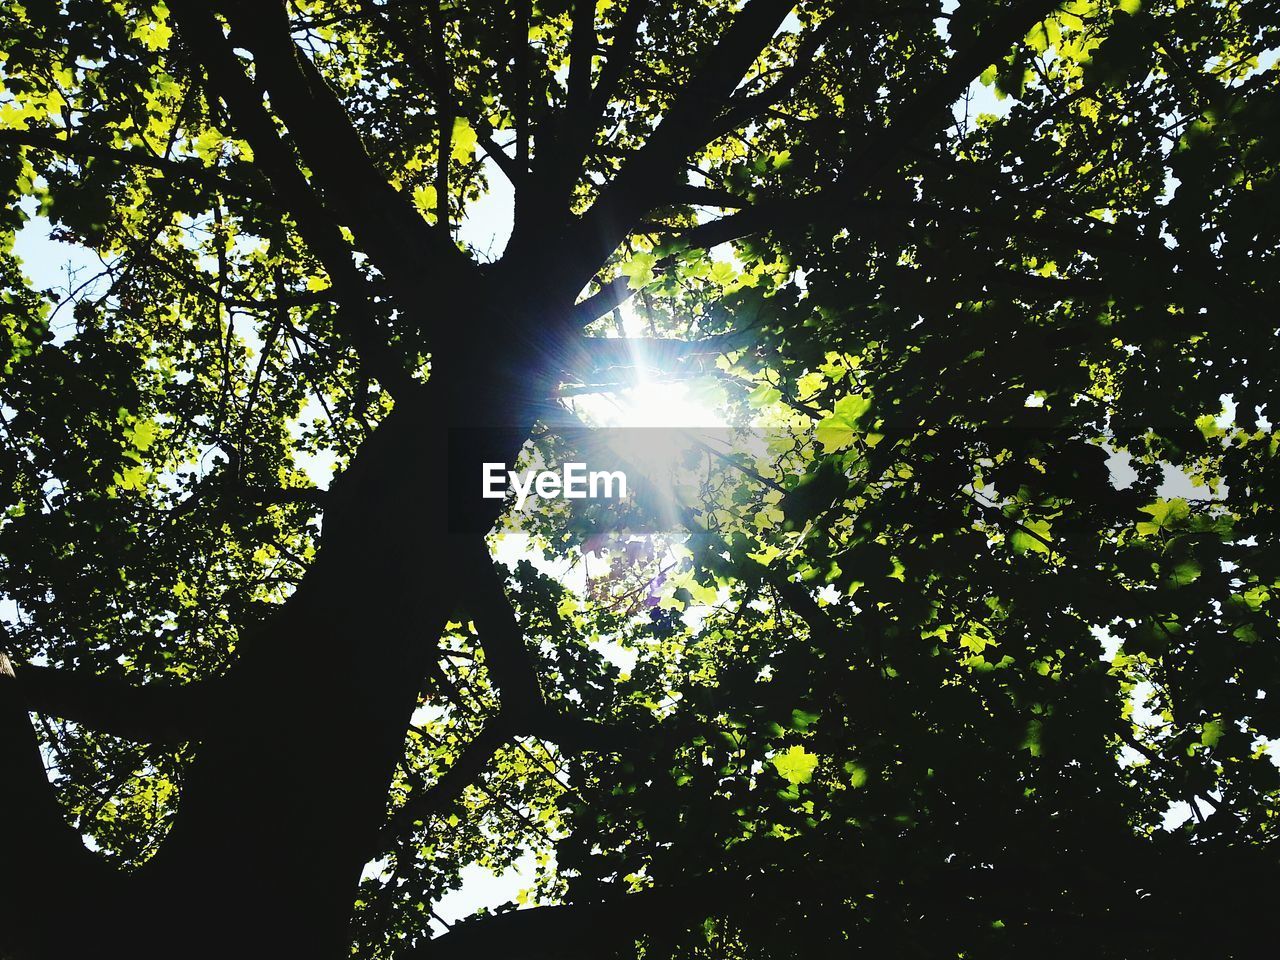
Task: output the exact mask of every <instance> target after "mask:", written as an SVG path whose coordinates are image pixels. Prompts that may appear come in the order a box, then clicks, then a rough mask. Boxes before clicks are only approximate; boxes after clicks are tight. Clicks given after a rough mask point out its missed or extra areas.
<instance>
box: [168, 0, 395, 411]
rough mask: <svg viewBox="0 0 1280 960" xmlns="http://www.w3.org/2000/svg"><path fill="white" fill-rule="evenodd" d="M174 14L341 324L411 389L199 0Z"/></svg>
mask: <svg viewBox="0 0 1280 960" xmlns="http://www.w3.org/2000/svg"><path fill="white" fill-rule="evenodd" d="M174 17H175V20H176V22H177V24H178V27H179V29H180V31H181V34H182V36H183V39H184V40H185V43H186V46H187V47H188V49H189V50H191V51H196V50H198V51H199V52H200V63H201V66H202V67H203V69H204V71H205V73H206V75H207V77H208V80H209V85H210V87H211V90H212V93H211V96H220V97H221V98H222V100H224V101H225V102H226V104H227V106H228V108H229V110H230V111H231V114H232V115H233V117H234V118H235V122H236V125H237V127H238V128H239V130H240V131H241V132H242V133H243V135H244V137H245V139H246V140H248V142H249V144H250V145H251V146H252V147H253V152H254V158H255V163H256V164H257V165H258V166H259V167H260V168H261V169H262V170H263V172H264V173H265V174H266V175H267V178H268V179H269V180H270V182H271V185H272V187H273V188H274V189H275V191H276V193H277V194H278V195H279V197H280V201H281V204H282V205H283V206H285V207H286V208H287V209H288V210H289V211H290V213H291V214H292V216H293V219H294V221H295V222H296V223H297V226H298V230H299V232H300V233H301V234H302V237H303V239H304V240H305V241H306V243H307V245H308V246H309V247H310V248H311V250H312V251H313V252H314V253H315V255H316V256H317V257H319V258H320V261H321V263H323V264H324V267H325V270H326V271H327V272H328V274H329V279H330V281H331V282H332V284H333V287H334V292H335V295H336V297H337V299H338V300H339V301H340V302H341V304H342V308H343V309H342V310H341V311H340V312H339V320H340V322H341V323H342V324H343V325H344V328H345V329H344V332H345V333H346V335H347V336H348V338H349V339H350V340H351V342H352V345H353V346H354V347H355V349H356V350H357V352H358V353H359V354H360V357H361V359H362V361H363V362H364V363H365V364H367V365H368V367H369V368H370V370H371V372H372V373H373V375H374V376H376V377H377V379H378V380H379V381H380V382H381V383H382V384H383V385H384V386H385V387H386V388H387V389H388V390H390V391H391V392H392V393H397V394H403V393H407V392H408V391H409V390H411V389H412V384H413V381H412V378H411V377H410V376H409V374H408V372H407V371H406V369H405V366H404V362H403V360H402V358H400V357H399V356H397V355H396V353H395V351H394V350H392V348H391V347H390V345H389V344H388V343H387V341H386V338H385V335H384V334H383V333H382V331H381V330H379V328H378V325H377V322H376V320H375V319H374V316H375V314H374V310H373V305H372V303H371V297H372V291H371V290H370V288H369V285H368V283H367V282H366V281H365V279H364V277H363V275H362V274H361V273H360V271H359V269H357V267H356V266H355V263H354V261H353V259H352V250H351V247H350V246H349V245H348V244H347V242H346V241H345V240H344V239H343V237H342V232H341V230H340V229H339V227H338V224H337V222H335V220H334V219H333V217H332V216H331V215H330V213H329V211H328V210H326V208H325V206H324V205H323V204H322V203H321V202H320V199H319V198H318V197H317V196H316V194H315V193H314V192H313V190H312V188H311V185H310V184H309V183H308V182H307V179H306V177H304V176H303V175H302V173H301V171H300V170H299V169H298V166H297V162H296V161H295V159H294V157H293V153H292V151H291V150H290V148H289V147H288V146H287V145H286V144H285V143H284V142H283V141H282V140H281V139H280V137H279V135H278V133H277V131H276V127H275V123H274V122H273V121H272V119H271V116H270V115H269V114H268V113H267V111H266V108H265V107H264V105H263V101H262V94H261V92H260V91H259V90H258V89H257V88H256V87H255V86H254V85H253V84H252V83H251V82H250V81H249V78H248V77H247V76H246V75H245V72H244V68H243V65H242V64H241V63H240V60H239V58H238V57H237V56H236V55H235V53H234V52H233V51H232V49H231V47H230V45H229V43H228V41H227V39H226V37H224V35H223V32H222V27H221V25H220V24H219V23H218V21H217V20H216V19H215V18H214V17H213V15H212V14H211V13H210V12H209V11H208V9H207V8H206V7H205V5H204V4H203V3H198V2H192V3H191V4H182V5H181V6H179V7H177V8H176V9H175V11H174Z"/></svg>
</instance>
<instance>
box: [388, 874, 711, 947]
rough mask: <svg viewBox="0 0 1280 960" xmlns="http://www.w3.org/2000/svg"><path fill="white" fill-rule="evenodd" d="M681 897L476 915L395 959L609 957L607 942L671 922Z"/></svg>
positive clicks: (655, 894)
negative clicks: (475, 917) (673, 911)
mask: <svg viewBox="0 0 1280 960" xmlns="http://www.w3.org/2000/svg"><path fill="white" fill-rule="evenodd" d="M686 893H687V891H686ZM680 899H681V898H678V897H676V896H675V895H674V892H673V891H665V890H645V891H642V892H640V893H634V894H629V895H626V896H618V897H615V898H613V899H610V900H602V901H597V902H587V903H567V904H558V905H555V906H547V907H533V908H531V909H528V910H515V911H512V912H510V913H500V914H496V915H491V916H487V917H479V918H477V919H474V920H468V921H465V922H463V923H460V924H458V925H457V926H455V927H454V928H453V929H452V930H451V931H450V932H449V933H447V934H445V935H444V936H441V937H437V938H436V939H434V940H426V941H419V943H418V944H417V945H415V946H414V947H411V948H409V949H407V950H403V951H401V952H400V953H398V954H397V957H398V960H452V958H454V957H458V958H463V957H466V958H471V957H495V958H503V957H510V958H516V957H518V958H520V960H559V958H570V957H588V956H591V957H597V956H611V955H612V954H611V952H610V949H609V948H610V946H618V945H621V944H622V943H624V942H628V941H631V940H634V939H635V938H636V937H638V936H640V935H641V934H643V933H644V932H646V931H647V930H652V929H653V927H654V926H655V925H657V924H659V923H661V925H662V926H664V927H665V926H668V925H670V923H671V918H670V917H669V916H668V914H669V909H670V908H673V907H678V906H679V904H680ZM684 899H686V900H687V898H684ZM695 901H696V898H695Z"/></svg>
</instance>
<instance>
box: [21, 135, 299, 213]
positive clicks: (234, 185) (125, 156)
mask: <svg viewBox="0 0 1280 960" xmlns="http://www.w3.org/2000/svg"><path fill="white" fill-rule="evenodd" d="M59 132H60V131H57V130H0V144H8V145H12V146H19V147H31V148H32V149H35V150H49V151H52V152H54V153H58V154H62V155H63V156H66V157H73V158H75V159H77V160H97V159H102V160H109V161H111V162H112V163H120V164H124V165H125V166H131V167H146V168H149V169H152V170H156V171H159V172H161V173H167V174H170V175H172V176H175V177H181V178H182V179H184V180H190V181H193V182H195V183H200V184H203V185H205V186H208V187H212V188H214V189H216V190H219V191H221V192H222V193H224V194H226V195H227V196H237V197H247V198H250V199H253V200H258V201H261V202H264V203H270V202H272V201H273V200H274V197H273V196H272V194H271V191H270V190H267V189H265V188H264V186H263V185H261V184H256V183H253V182H252V181H250V180H249V179H247V178H245V177H240V178H235V177H228V176H223V175H221V174H219V172H218V170H217V168H215V167H206V166H205V165H204V164H203V163H202V162H201V161H199V160H197V159H196V158H194V157H188V158H185V159H176V160H175V159H170V158H166V157H161V156H157V155H155V154H152V153H147V152H145V151H143V150H132V149H129V148H127V147H113V146H106V145H103V144H96V143H88V142H85V141H84V135H83V134H82V135H81V136H80V137H71V138H66V137H62V136H59ZM237 172H241V171H237Z"/></svg>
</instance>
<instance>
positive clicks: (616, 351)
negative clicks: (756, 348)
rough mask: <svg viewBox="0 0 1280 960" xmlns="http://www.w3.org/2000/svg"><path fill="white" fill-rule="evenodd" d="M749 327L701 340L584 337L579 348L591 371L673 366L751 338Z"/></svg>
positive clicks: (727, 350) (706, 355)
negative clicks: (747, 329)
mask: <svg viewBox="0 0 1280 960" xmlns="http://www.w3.org/2000/svg"><path fill="white" fill-rule="evenodd" d="M751 339H752V338H751V336H750V331H743V330H735V331H733V332H731V333H722V334H717V335H716V336H713V337H704V338H702V339H701V340H672V339H666V338H660V337H583V338H582V340H581V341H580V343H581V346H582V351H583V354H584V355H585V357H586V358H587V360H588V361H589V362H590V364H591V368H590V369H591V371H599V370H608V369H610V368H612V367H651V368H657V369H660V370H664V369H668V368H670V367H673V366H675V365H677V364H679V363H681V362H683V361H685V360H689V359H691V358H694V357H716V356H719V355H720V354H722V353H727V352H729V351H731V350H735V349H737V348H739V347H743V346H745V345H747V344H749V343H750V342H751Z"/></svg>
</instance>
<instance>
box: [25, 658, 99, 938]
mask: <svg viewBox="0 0 1280 960" xmlns="http://www.w3.org/2000/svg"><path fill="white" fill-rule="evenodd" d="M23 672H24V673H25V672H26V671H25V670H24V671H23ZM0 777H3V782H4V789H2V790H0V825H2V826H3V834H2V835H0V849H2V850H3V856H0V902H3V903H4V905H5V921H4V922H3V923H0V952H2V953H4V954H5V955H6V956H8V955H9V950H10V948H11V947H13V948H14V949H17V946H19V945H21V944H22V943H23V942H24V941H26V940H28V939H30V940H40V941H47V939H48V937H49V933H48V931H47V930H45V929H39V928H40V927H41V926H44V923H42V921H41V918H44V919H45V920H46V921H47V918H49V917H50V916H51V915H53V912H52V911H51V910H50V907H49V897H50V896H51V891H55V890H56V891H57V901H58V903H59V909H68V908H69V907H68V904H76V902H77V901H78V900H81V899H82V898H84V897H85V895H86V893H87V892H88V890H89V889H90V888H92V887H93V886H94V885H95V883H96V882H100V881H102V880H105V879H106V874H107V870H106V868H105V866H104V865H103V864H101V863H99V862H98V861H97V860H96V859H95V858H94V857H93V855H92V854H90V853H89V851H88V850H86V849H85V847H84V844H83V843H82V842H81V840H80V838H79V836H77V835H76V832H75V831H74V830H73V829H72V828H71V826H70V825H69V824H68V823H67V821H66V819H65V818H64V816H63V814H62V809H61V807H59V805H58V802H57V799H56V798H55V797H54V793H53V790H52V788H51V787H50V785H49V781H48V777H47V776H46V774H45V768H44V760H43V759H42V757H41V755H40V747H39V744H38V742H37V740H36V735H35V731H34V730H32V728H31V722H30V720H29V718H28V716H27V706H26V704H25V702H24V700H23V697H22V695H21V693H20V691H19V689H18V681H17V679H16V676H15V671H14V669H13V664H12V663H10V661H9V658H8V657H7V656H6V655H5V654H4V652H3V651H0Z"/></svg>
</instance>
